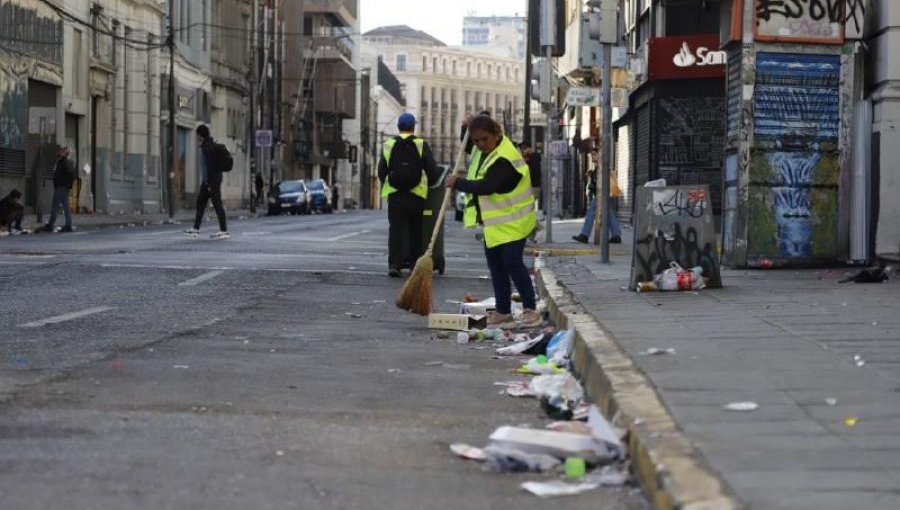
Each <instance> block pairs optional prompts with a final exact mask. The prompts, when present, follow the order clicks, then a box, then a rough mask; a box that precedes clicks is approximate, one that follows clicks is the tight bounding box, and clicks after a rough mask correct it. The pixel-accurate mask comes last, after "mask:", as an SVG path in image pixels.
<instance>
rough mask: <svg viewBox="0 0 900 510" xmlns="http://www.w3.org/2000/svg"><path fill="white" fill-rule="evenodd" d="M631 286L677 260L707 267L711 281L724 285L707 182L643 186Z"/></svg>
mask: <svg viewBox="0 0 900 510" xmlns="http://www.w3.org/2000/svg"><path fill="white" fill-rule="evenodd" d="M635 211H636V219H635V235H636V239H635V244H634V253H633V257H632V265H631V287H632V288H635V287H636V285H637V284H638V283H639V282H645V281H650V280H652V279H653V276H654V275H657V274H659V273H661V272H663V271H665V270H666V269H667V268H668V267H669V264H670V263H672V262H677V263H678V264H680V265H681V266H682V267H685V268H690V267H696V266H702V267H703V274H704V276H708V277H709V278H710V281H709V286H711V287H721V286H722V279H721V275H720V267H719V258H718V250H717V249H716V240H715V227H714V225H713V220H712V209H711V204H710V202H709V188H708V187H707V186H667V187H665V188H644V187H641V188H638V189H637V207H636V208H635Z"/></svg>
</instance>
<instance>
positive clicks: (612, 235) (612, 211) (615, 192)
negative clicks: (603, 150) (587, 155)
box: [572, 151, 622, 244]
mask: <svg viewBox="0 0 900 510" xmlns="http://www.w3.org/2000/svg"><path fill="white" fill-rule="evenodd" d="M591 160H592V165H591V169H590V171H589V172H588V185H587V193H588V197H589V199H590V203H589V204H588V207H587V211H586V212H585V213H584V223H583V224H582V226H581V233H580V234H578V235H577V236H572V239H574V240H576V241H578V242H579V243H583V244H587V242H588V240H590V238H591V232H593V231H594V217H595V216H596V215H597V172H598V166H599V165H597V160H598V153H597V151H593V152H591ZM616 180H617V178H616V174H615V173H611V174H610V177H609V183H610V193H609V219H608V221H609V242H610V243H612V244H619V243H621V242H622V226H621V225H620V224H619V218H618V216H617V214H616V211H617V210H618V209H619V197H621V196H622V190H621V189H619V185H618V184H616ZM602 219H606V218H601V220H602Z"/></svg>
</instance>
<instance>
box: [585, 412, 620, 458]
mask: <svg viewBox="0 0 900 510" xmlns="http://www.w3.org/2000/svg"><path fill="white" fill-rule="evenodd" d="M587 424H588V427H590V429H591V436H592V437H593V438H594V439H596V440H598V441H602V442H603V444H605V445H606V447H607V448H608V449H609V450H610V452H611V453H613V454H614V456H615V457H616V458H619V459H623V458H625V443H623V442H622V439H621V438H622V437H624V436H625V433H624V432H623V431H619V430H617V429H616V428H615V427H613V425H612V424H611V423H610V422H609V421H607V419H606V418H605V417H604V416H603V413H601V412H600V408H599V407H597V406H596V405H593V404H591V406H590V408H589V409H588V423H587Z"/></svg>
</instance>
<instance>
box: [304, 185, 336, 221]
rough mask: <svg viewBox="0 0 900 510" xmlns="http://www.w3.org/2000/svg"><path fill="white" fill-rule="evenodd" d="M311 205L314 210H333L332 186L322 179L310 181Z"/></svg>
mask: <svg viewBox="0 0 900 510" xmlns="http://www.w3.org/2000/svg"><path fill="white" fill-rule="evenodd" d="M309 196H310V206H311V210H312V211H317V212H323V213H330V212H332V210H333V209H332V204H331V188H330V187H329V186H328V184H326V183H325V181H324V180H322V179H315V180H312V181H309Z"/></svg>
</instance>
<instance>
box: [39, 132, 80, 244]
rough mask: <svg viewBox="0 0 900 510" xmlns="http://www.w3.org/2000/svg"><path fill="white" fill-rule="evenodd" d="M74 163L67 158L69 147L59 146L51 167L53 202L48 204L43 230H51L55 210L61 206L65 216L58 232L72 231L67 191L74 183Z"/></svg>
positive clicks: (54, 222) (53, 223) (54, 221)
mask: <svg viewBox="0 0 900 510" xmlns="http://www.w3.org/2000/svg"><path fill="white" fill-rule="evenodd" d="M75 177H76V173H75V164H74V163H72V160H70V159H69V148H68V147H65V146H63V147H60V148H59V158H58V159H57V160H56V167H55V168H54V169H53V202H52V203H51V204H50V221H49V222H47V224H46V225H44V226H43V227H41V231H43V232H53V227H54V225H56V211H57V209H58V208H60V207H62V210H63V214H64V215H65V217H66V224H65V226H64V227H63V228H62V229H61V230H60V232H71V231H72V211H71V209H70V208H69V191H70V190H71V189H72V185H73V184H74V183H75Z"/></svg>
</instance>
